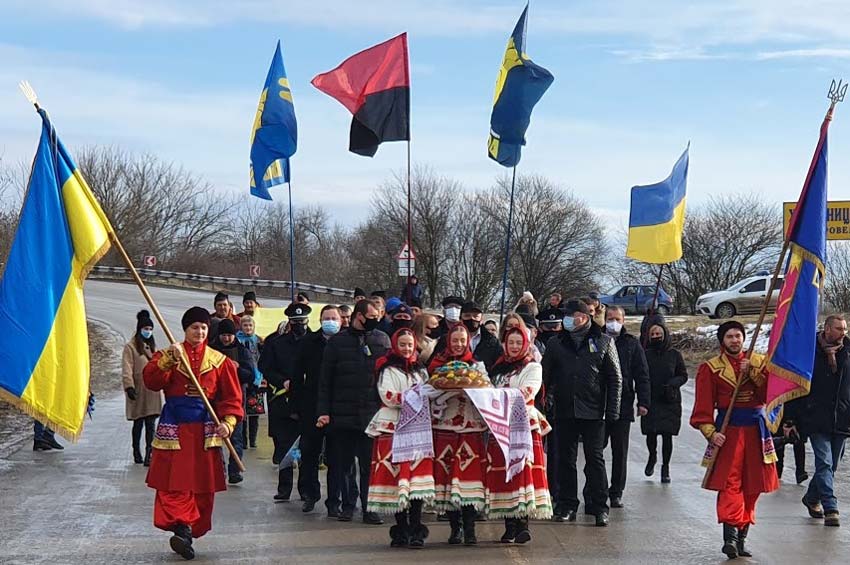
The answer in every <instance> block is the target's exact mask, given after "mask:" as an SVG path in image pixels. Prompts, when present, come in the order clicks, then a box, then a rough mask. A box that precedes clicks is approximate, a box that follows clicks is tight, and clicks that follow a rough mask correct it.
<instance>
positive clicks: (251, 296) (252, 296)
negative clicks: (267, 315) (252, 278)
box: [242, 290, 257, 304]
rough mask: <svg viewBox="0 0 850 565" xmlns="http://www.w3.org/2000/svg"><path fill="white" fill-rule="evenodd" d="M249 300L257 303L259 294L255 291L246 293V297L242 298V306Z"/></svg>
mask: <svg viewBox="0 0 850 565" xmlns="http://www.w3.org/2000/svg"><path fill="white" fill-rule="evenodd" d="M249 300H253V301H254V302H256V301H257V293H256V292H254V291H253V290H249V291H248V292H246V293H245V295H244V296H243V297H242V304H245V303H246V302H248V301H249Z"/></svg>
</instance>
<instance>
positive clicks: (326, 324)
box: [322, 320, 339, 335]
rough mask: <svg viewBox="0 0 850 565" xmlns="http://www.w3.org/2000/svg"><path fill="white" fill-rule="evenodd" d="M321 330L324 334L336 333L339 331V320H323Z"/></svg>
mask: <svg viewBox="0 0 850 565" xmlns="http://www.w3.org/2000/svg"><path fill="white" fill-rule="evenodd" d="M322 332H324V334H325V335H336V334H337V333H339V322H337V321H336V320H323V321H322Z"/></svg>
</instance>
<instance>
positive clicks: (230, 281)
mask: <svg viewBox="0 0 850 565" xmlns="http://www.w3.org/2000/svg"><path fill="white" fill-rule="evenodd" d="M137 271H138V273H139V275H141V276H142V277H161V278H166V279H177V280H183V281H195V282H200V283H211V284H221V285H242V286H250V287H258V288H260V287H262V288H282V289H288V288H290V285H291V283H290V282H289V281H275V280H271V279H250V278H249V279H245V278H237V277H216V276H211V275H198V274H195V273H178V272H175V271H160V270H159V269H137ZM91 272H92V273H94V274H101V275H127V276H129V275H130V270H129V269H127V267H107V266H103V265H97V266H95V267H94V268H93V269H92V271H91ZM295 288H296V289H298V290H307V291H311V292H318V293H321V294H330V295H333V296H342V297H345V298H353V297H354V291H352V290H346V289H343V288H333V287H329V286H322V285H317V284H310V283H300V282H297V281H296V283H295Z"/></svg>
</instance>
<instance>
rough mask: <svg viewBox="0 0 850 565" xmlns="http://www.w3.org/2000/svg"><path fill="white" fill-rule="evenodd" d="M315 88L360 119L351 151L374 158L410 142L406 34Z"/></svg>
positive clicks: (319, 80) (317, 81) (320, 78)
mask: <svg viewBox="0 0 850 565" xmlns="http://www.w3.org/2000/svg"><path fill="white" fill-rule="evenodd" d="M312 84H313V86H315V87H316V88H318V89H319V90H321V91H322V92H324V93H325V94H327V95H328V96H331V97H333V98H336V99H337V100H338V101H339V102H340V104H342V105H343V106H345V107H346V108H348V110H349V111H350V112H351V113H352V114H354V118H353V119H352V120H351V139H350V141H349V147H348V149H349V151H351V152H353V153H357V154H358V155H366V156H368V157H372V156H373V155H375V153H376V152H377V151H378V145H380V144H381V143H383V142H384V141H405V140H410V69H409V67H408V63H407V34H406V33H402V34H401V35H399V36H396V37H393V38H392V39H390V40H388V41H385V42H383V43H380V44H378V45H375V46H374V47H370V48H369V49H366V50H365V51H361V52H359V53H357V54H355V55H352V56H351V57H349V58H348V59H346V60H345V61H343V62H342V64H340V65H339V66H338V67H337V68H335V69H334V70H332V71H328V72H326V73H322V74H320V75H317V76H316V77H315V78H314V79H313V81H312Z"/></svg>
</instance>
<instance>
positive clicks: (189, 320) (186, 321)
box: [180, 306, 210, 330]
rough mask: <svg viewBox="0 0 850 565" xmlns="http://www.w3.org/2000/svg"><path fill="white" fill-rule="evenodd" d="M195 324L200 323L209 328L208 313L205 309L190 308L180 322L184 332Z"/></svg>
mask: <svg viewBox="0 0 850 565" xmlns="http://www.w3.org/2000/svg"><path fill="white" fill-rule="evenodd" d="M195 322H201V323H202V324H206V325H207V327H209V325H210V313H209V312H207V310H206V309H205V308H201V307H200V306H192V307H191V308H189V309H188V310H186V312H185V313H184V314H183V318H182V319H181V320H180V324H181V325H182V326H183V329H184V330H185V329H186V328H188V327H189V326H191V325H192V324H194V323H195Z"/></svg>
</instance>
